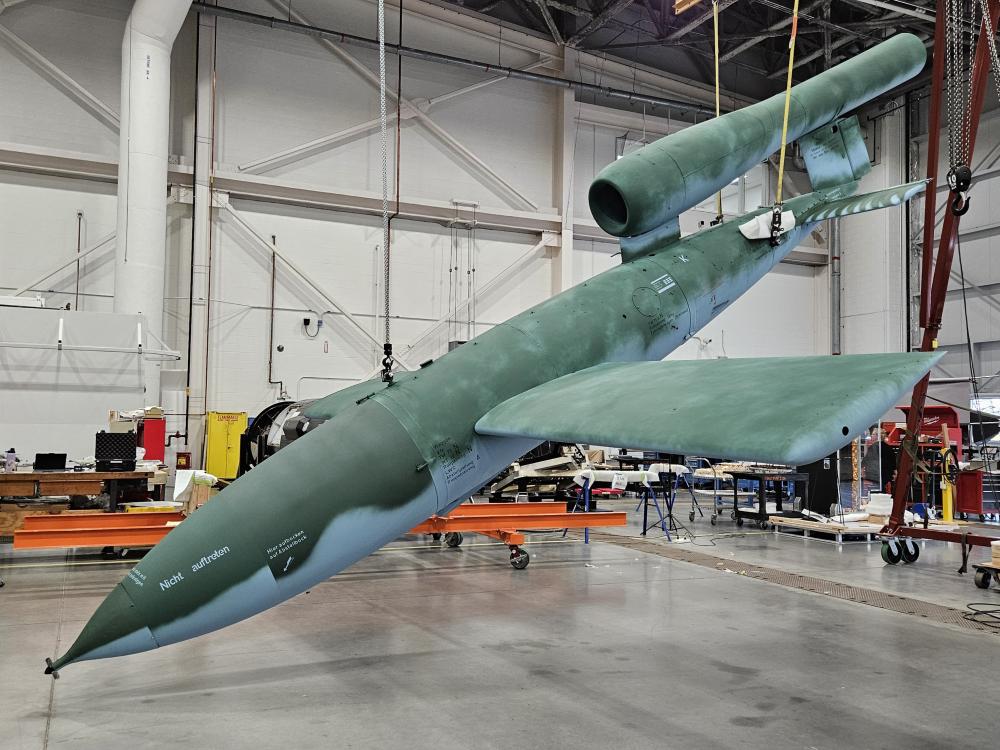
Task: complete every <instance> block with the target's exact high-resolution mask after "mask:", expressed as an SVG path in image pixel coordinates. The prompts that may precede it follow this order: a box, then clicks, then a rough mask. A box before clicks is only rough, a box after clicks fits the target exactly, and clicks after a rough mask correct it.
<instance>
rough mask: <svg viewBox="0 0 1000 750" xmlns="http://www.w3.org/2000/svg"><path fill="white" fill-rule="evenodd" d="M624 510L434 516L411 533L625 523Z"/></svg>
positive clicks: (616, 524)
mask: <svg viewBox="0 0 1000 750" xmlns="http://www.w3.org/2000/svg"><path fill="white" fill-rule="evenodd" d="M627 523H628V521H627V519H626V516H625V513H623V512H608V511H593V512H590V513H522V514H514V513H508V514H504V515H497V516H468V517H461V516H459V517H458V518H456V517H455V516H454V515H451V516H431V517H430V518H428V519H427V520H426V521H424V522H423V523H421V524H418V525H417V526H414V527H413V529H411V531H410V533H411V534H437V533H442V532H446V531H476V532H483V531H496V530H498V529H509V528H515V529H581V528H587V527H590V528H594V527H597V526H625V525H626V524H627Z"/></svg>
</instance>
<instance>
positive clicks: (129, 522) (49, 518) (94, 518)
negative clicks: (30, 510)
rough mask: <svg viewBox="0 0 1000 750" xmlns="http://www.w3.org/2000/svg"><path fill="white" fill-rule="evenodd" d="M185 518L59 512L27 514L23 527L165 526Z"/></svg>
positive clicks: (155, 514)
mask: <svg viewBox="0 0 1000 750" xmlns="http://www.w3.org/2000/svg"><path fill="white" fill-rule="evenodd" d="M183 520H184V514H183V513H177V512H174V511H170V512H163V511H159V512H150V513H103V512H97V513H86V512H85V513H73V512H67V513H59V514H52V515H44V516H25V518H24V524H23V525H22V526H21V529H22V530H24V531H39V530H42V529H53V530H55V529H60V530H64V531H71V530H73V529H114V528H135V527H138V526H157V525H160V526H163V525H165V524H167V523H175V522H179V521H183Z"/></svg>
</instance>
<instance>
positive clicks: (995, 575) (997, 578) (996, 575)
mask: <svg viewBox="0 0 1000 750" xmlns="http://www.w3.org/2000/svg"><path fill="white" fill-rule="evenodd" d="M993 580H994V581H995V582H996V584H997V586H1000V572H997V571H993ZM0 586H3V583H2V582H0Z"/></svg>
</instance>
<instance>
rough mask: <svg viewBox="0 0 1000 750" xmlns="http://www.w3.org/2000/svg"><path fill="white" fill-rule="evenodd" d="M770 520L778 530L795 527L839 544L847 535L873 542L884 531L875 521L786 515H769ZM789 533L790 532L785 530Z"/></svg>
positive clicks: (842, 542) (814, 536) (808, 537)
mask: <svg viewBox="0 0 1000 750" xmlns="http://www.w3.org/2000/svg"><path fill="white" fill-rule="evenodd" d="M768 522H769V523H770V524H772V525H773V526H774V527H775V529H776V530H777V531H779V532H780V531H781V530H782V529H795V530H796V532H798V531H801V532H802V535H803V536H804V537H805V538H807V539H810V538H816V539H820V540H822V541H833V542H836V543H837V544H844V537H845V536H861V537H863V539H862V540H861V541H864V542H873V541H875V538H876V537H877V536H878V534H879V532H881V531H882V527H881V526H880V525H879V524H874V523H863V522H857V523H837V522H836V521H830V522H826V523H823V522H819V521H807V520H805V519H804V518H786V517H784V516H768ZM785 533H788V532H785Z"/></svg>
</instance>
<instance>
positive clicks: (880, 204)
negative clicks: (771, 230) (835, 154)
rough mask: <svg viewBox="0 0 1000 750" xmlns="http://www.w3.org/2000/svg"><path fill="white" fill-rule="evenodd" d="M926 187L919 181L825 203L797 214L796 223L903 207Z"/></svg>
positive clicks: (924, 181) (924, 182)
mask: <svg viewBox="0 0 1000 750" xmlns="http://www.w3.org/2000/svg"><path fill="white" fill-rule="evenodd" d="M926 187H927V180H917V181H916V182H908V183H906V184H905V185H896V187H891V188H886V189H885V190H876V191H875V192H873V193H865V194H864V195H854V196H851V197H850V198H840V199H838V200H832V201H824V202H822V203H818V204H816V205H815V206H812V207H810V208H807V209H806V210H805V211H803V212H802V213H801V214H798V213H797V214H795V222H796V223H797V224H808V223H809V222H811V221H822V220H823V219H833V218H836V217H837V216H848V215H849V214H862V213H864V212H865V211H875V210H877V209H879V208H889V207H891V206H901V205H902V204H904V203H906V201H908V200H910V198H912V197H913V196H915V195H920V194H921V193H922V192H924V189H925V188H926Z"/></svg>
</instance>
